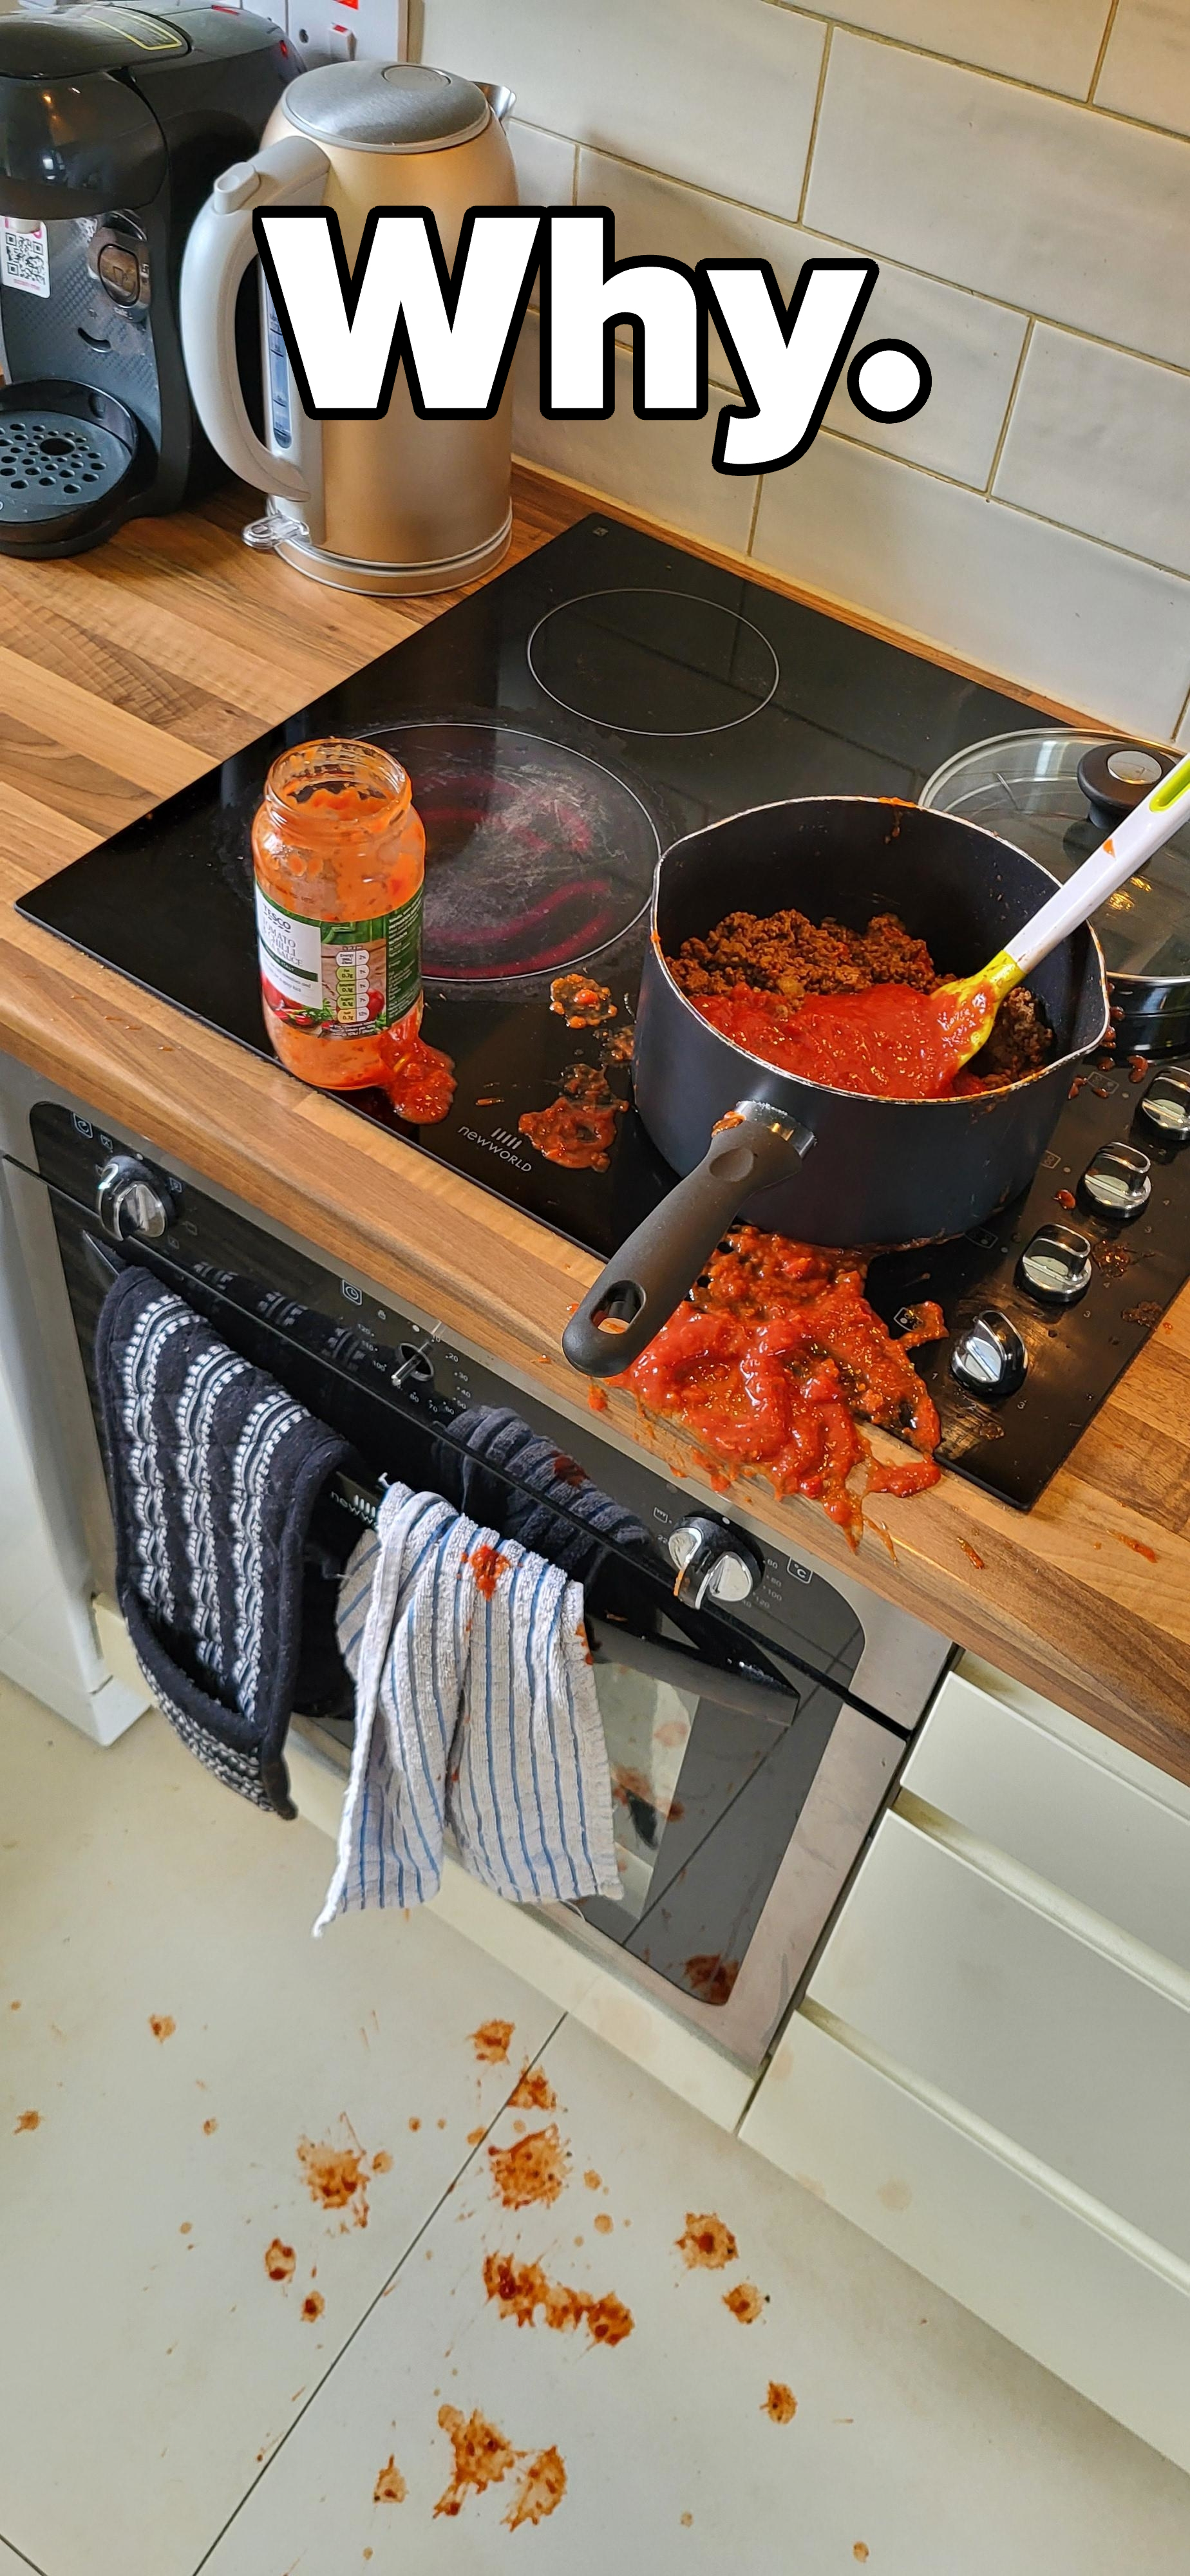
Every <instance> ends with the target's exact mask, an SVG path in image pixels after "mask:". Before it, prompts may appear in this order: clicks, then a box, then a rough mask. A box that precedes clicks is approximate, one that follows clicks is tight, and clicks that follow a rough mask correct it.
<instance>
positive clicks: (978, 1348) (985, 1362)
mask: <svg viewBox="0 0 1190 2576" xmlns="http://www.w3.org/2000/svg"><path fill="white" fill-rule="evenodd" d="M950 1366H951V1374H952V1375H953V1376H954V1377H956V1378H957V1379H958V1382H959V1385H960V1386H965V1387H966V1388H967V1391H968V1393H969V1394H971V1395H982V1396H997V1395H1015V1394H1016V1391H1017V1388H1018V1387H1020V1386H1023V1385H1024V1382H1025V1373H1026V1370H1027V1369H1028V1366H1029V1354H1028V1352H1027V1350H1026V1349H1025V1345H1024V1342H1023V1341H1022V1339H1021V1336H1020V1334H1019V1333H1018V1331H1017V1328H1016V1325H1015V1324H1014V1323H1012V1322H1011V1321H1010V1319H1009V1317H1008V1316H1007V1315H1002V1314H1001V1312H1000V1309H999V1307H998V1306H985V1307H984V1308H983V1309H982V1311H981V1312H980V1313H979V1314H978V1315H973V1316H972V1318H971V1321H970V1323H969V1324H965V1325H964V1327H963V1329H962V1331H961V1332H960V1333H959V1335H958V1337H957V1339H956V1342H955V1346H954V1349H953V1350H952V1352H951V1355H950Z"/></svg>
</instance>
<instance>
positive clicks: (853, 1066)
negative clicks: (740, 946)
mask: <svg viewBox="0 0 1190 2576" xmlns="http://www.w3.org/2000/svg"><path fill="white" fill-rule="evenodd" d="M689 998H690V1000H691V1001H692V1002H693V1006H694V1008H695V1010H696V1011H699V1012H700V1013H701V1015H702V1017H703V1019H704V1020H709V1021H710V1024H711V1027H712V1028H714V1029H718V1030H719V1031H720V1034H721V1035H722V1036H723V1037H725V1038H731V1039H732V1041H733V1042H734V1044H735V1045H736V1046H740V1047H745V1048H746V1049H747V1051H748V1053H749V1055H756V1056H759V1057H760V1058H761V1059H762V1061H763V1062H764V1063H765V1064H771V1065H775V1066H777V1067H778V1068H779V1070H780V1071H781V1072H782V1073H795V1074H800V1076H801V1078H802V1080H803V1081H805V1082H820V1083H823V1084H825V1085H827V1086H828V1087H829V1088H830V1089H831V1090H833V1091H862V1092H865V1093H866V1094H867V1095H868V1096H869V1097H872V1096H874V1097H876V1098H877V1099H881V1100H941V1099H945V1098H947V1097H948V1096H951V1095H953V1094H954V1093H956V1092H961V1091H972V1090H982V1088H983V1084H982V1082H981V1080H980V1077H979V1075H978V1074H971V1073H964V1072H961V1071H960V1070H959V1067H960V1065H961V1063H962V1060H963V1057H964V1056H965V1055H966V1054H967V1053H968V1051H969V1049H970V1046H971V1041H972V1039H973V1037H974V1035H975V1032H976V1030H977V1028H978V1027H979V1026H980V1025H981V1023H982V1021H983V1020H984V1019H985V1018H986V1016H987V1013H988V1008H989V1005H990V1001H991V996H990V995H989V994H987V993H986V992H983V991H979V990H977V991H976V992H975V993H974V994H972V995H971V997H970V999H969V1000H968V1001H967V1002H966V1003H965V1004H964V1005H963V1006H962V1007H961V1008H957V1007H956V1005H955V1004H954V1002H953V1000H952V999H951V997H950V996H949V995H946V996H945V997H944V996H943V995H942V994H940V993H919V992H916V991H914V989H913V987H912V986H911V985H909V984H873V985H871V986H870V987H869V989H868V990H867V991H866V992H862V993H808V994H807V995H806V996H805V999H804V1000H803V1001H800V1002H789V1001H787V1000H786V999H785V997H784V995H783V994H781V993H769V992H762V991H760V990H759V989H758V988H757V987H754V986H752V985H748V984H740V985H737V987H736V990H735V991H734V993H708V994H700V995H693V994H692V995H691V996H690V997H689Z"/></svg>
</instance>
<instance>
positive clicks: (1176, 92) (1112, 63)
mask: <svg viewBox="0 0 1190 2576" xmlns="http://www.w3.org/2000/svg"><path fill="white" fill-rule="evenodd" d="M1095 104H1096V106H1097V107H1113V108H1115V110H1116V112H1117V114H1118V115H1121V116H1139V117H1141V118H1142V119H1143V121H1144V122H1145V124H1147V125H1166V126H1169V127H1170V128H1171V129H1172V131H1173V132H1174V133H1175V134H1190V7H1188V6H1187V0H1120V5H1119V8H1118V9H1117V11H1116V16H1115V22H1114V24H1113V27H1112V31H1111V37H1110V41H1109V43H1108V48H1107V52H1106V54H1105V55H1104V58H1103V69H1102V71H1101V72H1100V75H1099V79H1098V81H1097V83H1096V87H1095Z"/></svg>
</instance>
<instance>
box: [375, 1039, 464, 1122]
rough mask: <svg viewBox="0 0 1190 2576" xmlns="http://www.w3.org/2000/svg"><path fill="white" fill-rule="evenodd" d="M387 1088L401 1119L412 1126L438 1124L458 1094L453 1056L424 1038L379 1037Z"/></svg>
mask: <svg viewBox="0 0 1190 2576" xmlns="http://www.w3.org/2000/svg"><path fill="white" fill-rule="evenodd" d="M380 1054H381V1059H382V1061H383V1065H384V1088H385V1091H386V1092H387V1094H388V1097H389V1099H390V1101H391V1102H392V1105H393V1108H394V1109H395V1110H396V1113H397V1116H398V1118H407V1119H408V1120H409V1122H410V1125H411V1126H413V1127H436V1126H437V1124H438V1121H439V1119H440V1118H445V1116H446V1113H447V1111H448V1109H449V1107H450V1104H451V1102H452V1100H453V1099H454V1096H455V1067H454V1057H453V1056H450V1055H446V1054H444V1052H443V1050H442V1048H441V1047H433V1046H429V1045H427V1043H426V1040H425V1039H424V1038H420V1037H405V1038H400V1039H398V1038H394V1037H389V1036H388V1035H385V1036H383V1037H382V1038H381V1040H380Z"/></svg>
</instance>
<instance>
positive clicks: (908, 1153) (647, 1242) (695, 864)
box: [562, 796, 1108, 1377]
mask: <svg viewBox="0 0 1190 2576" xmlns="http://www.w3.org/2000/svg"><path fill="white" fill-rule="evenodd" d="M1055 882H1056V881H1055V879H1054V878H1053V877H1051V876H1050V874H1049V872H1048V870H1047V869H1045V868H1042V867H1039V866H1038V864H1037V861H1036V860H1035V859H1029V858H1026V857H1025V855H1024V853H1023V851H1020V850H1015V849H1013V848H1011V847H1010V845H1009V844H1008V843H1007V842H1005V841H1001V840H999V839H998V838H997V837H996V835H995V834H994V833H992V832H985V831H982V830H981V829H980V828H979V826H978V825H976V824H973V823H964V822H961V821H959V820H958V819H957V818H956V817H955V816H953V815H949V814H936V813H927V812H925V811H923V809H922V808H921V807H920V806H916V805H896V804H891V803H886V802H884V801H882V800H881V799H879V798H872V797H859V796H819V797H811V798H803V799H797V800H791V801H789V802H787V803H784V804H778V805H762V806H757V807H756V808H754V809H753V810H752V811H751V812H749V813H745V814H735V815H732V816H731V817H730V819H729V820H728V821H726V822H723V823H715V824H712V825H711V826H710V827H709V828H708V829H707V830H705V831H701V832H692V833H690V834H689V835H688V836H687V838H686V839H685V840H682V841H676V842H675V843H674V845H673V847H672V849H669V850H667V851H666V853H665V856H664V857H663V859H662V860H661V862H660V864H659V866H658V869H657V873H656V876H655V879H654V884H653V919H652V937H651V940H650V944H649V950H648V954H647V956H646V959H645V968H644V975H643V978H642V981H641V992H640V1006H639V1014H638V1018H637V1024H636V1042H635V1047H634V1051H633V1059H632V1065H633V1089H634V1092H635V1098H636V1107H637V1111H638V1113H639V1115H640V1117H641V1118H642V1119H643V1120H644V1123H645V1126H646V1127H647V1129H648V1131H649V1134H650V1136H651V1137H652V1139H653V1142H654V1144H655V1145H657V1146H658V1147H659V1149H660V1151H661V1152H662V1154H664V1156H665V1159H666V1161H667V1162H668V1163H670V1164H672V1166H673V1168H674V1170H675V1172H679V1173H684V1174H685V1175H686V1177H685V1178H684V1179H683V1180H680V1181H679V1182H678V1184H677V1186H676V1188H675V1189H673V1190H672V1191H671V1192H670V1194H669V1197H668V1198H666V1199H664V1200H663V1201H662V1203H661V1205H660V1206H659V1207H658V1208H656V1209H655V1210H654V1211H653V1214H652V1215H651V1216H650V1217H647V1218H646V1220H645V1222H644V1224H643V1225H641V1226H638V1227H637V1230H636V1232H635V1234H633V1235H632V1236H631V1237H630V1238H629V1240H628V1242H627V1243H626V1244H624V1245H623V1247H622V1248H621V1250H620V1251H619V1252H618V1253H617V1254H616V1256H615V1258H614V1259H613V1260H612V1261H610V1262H609V1263H608V1265H607V1268H606V1269H605V1271H604V1272H603V1275H602V1277H601V1278H600V1279H599V1280H597V1282H596V1284H595V1286H594V1288H592V1290H591V1291H590V1293H589V1295H588V1296H586V1297H585V1298H584V1299H583V1302H582V1304H581V1306H580V1307H579V1308H578V1309H577V1311H576V1313H575V1314H574V1315H573V1316H572V1317H571V1320H570V1322H569V1324H568V1325H567V1327H566V1330H565V1333H564V1334H563V1337H562V1346H563V1349H564V1350H565V1353H566V1356H567V1358H568V1359H569V1360H571V1361H572V1362H573V1363H574V1366H575V1367H576V1368H580V1369H583V1370H585V1371H586V1372H587V1373H588V1374H589V1375H592V1376H595V1377H608V1376H611V1375H613V1374H614V1372H615V1371H616V1370H618V1369H622V1368H627V1367H628V1366H629V1365H630V1363H631V1361H632V1360H634V1359H635V1358H637V1356H638V1355H639V1353H640V1352H641V1351H643V1350H644V1348H645V1345H646V1343H648V1342H650V1341H651V1340H652V1338H653V1335H654V1333H656V1332H658V1331H659V1330H660V1328H661V1326H662V1324H663V1323H665V1321H666V1319H667V1317H668V1316H669V1315H671V1314H672V1313H673V1311H674V1308H675V1306H677V1305H679V1304H680V1303H681V1300H682V1298H683V1297H684V1296H685V1295H686V1293H687V1291H688V1289H689V1288H690V1285H691V1283H692V1281H693V1280H695V1279H696V1278H697V1276H698V1273H699V1271H700V1270H701V1269H702V1268H703V1266H704V1264H705V1263H706V1261H707V1260H708V1259H709V1258H710V1255H711V1253H712V1252H713V1251H714V1248H715V1245H716V1243H717V1242H718V1241H719V1238H720V1236H721V1235H722V1234H723V1232H724V1230H725V1228H726V1227H727V1226H729V1225H730V1224H731V1223H732V1221H733V1220H734V1219H735V1218H737V1217H740V1216H743V1217H744V1218H746V1219H748V1220H749V1221H750V1222H751V1223H752V1224H755V1225H759V1226H764V1227H765V1228H767V1229H768V1230H770V1231H771V1232H773V1233H777V1234H787V1235H792V1236H793V1237H794V1238H795V1239H796V1240H799V1241H801V1242H806V1243H818V1244H840V1245H845V1246H847V1247H849V1248H854V1249H855V1250H857V1251H860V1250H862V1251H878V1250H882V1249H888V1248H890V1247H892V1246H894V1245H904V1244H913V1243H940V1242H945V1241H946V1240H947V1238H948V1237H949V1236H951V1235H957V1234H962V1233H964V1232H965V1231H966V1229H967V1227H968V1226H972V1225H979V1224H981V1223H982V1222H983V1219H984V1218H985V1217H987V1216H988V1215H990V1213H991V1211H992V1209H993V1208H997V1207H1000V1206H1002V1205H1003V1204H1004V1202H1005V1201H1006V1200H1008V1199H1011V1198H1014V1197H1015V1196H1016V1193H1017V1191H1018V1190H1022V1189H1024V1188H1025V1186H1026V1184H1027V1182H1029V1181H1030V1180H1031V1179H1032V1177H1033V1174H1034V1172H1035V1171H1036V1169H1037V1165H1038V1162H1039V1161H1040V1158H1041V1156H1042V1154H1043V1153H1044V1151H1045V1148H1046V1145H1047V1144H1048V1142H1049V1138H1050V1136H1051V1134H1052V1132H1053V1128H1054V1125H1055V1123H1056V1121H1057V1117H1058V1112H1059V1110H1060V1109H1061V1106H1062V1103H1063V1101H1064V1100H1065V1098H1066V1096H1067V1093H1068V1092H1069V1089H1070V1078H1071V1071H1072V1068H1073V1066H1074V1065H1075V1064H1076V1063H1077V1061H1078V1059H1079V1057H1080V1056H1084V1055H1086V1054H1087V1053H1088V1052H1089V1051H1090V1050H1091V1049H1092V1048H1093V1047H1095V1046H1098V1045H1100V1044H1101V1043H1102V1041H1103V1039H1104V1037H1105V1035H1106V1033H1107V1029H1108V1003H1107V986H1106V982H1105V978H1104V969H1103V958H1102V955H1101V953H1100V948H1099V943H1098V941H1097V939H1096V938H1095V935H1094V932H1093V931H1091V930H1088V929H1083V930H1080V931H1077V932H1076V933H1075V935H1074V937H1073V938H1071V939H1068V940H1065V941H1063V943H1062V945H1061V946H1060V947H1059V948H1056V949H1055V950H1054V952H1053V954H1052V955H1051V956H1049V957H1047V958H1045V959H1044V960H1043V962H1042V964H1041V965H1040V966H1039V967H1037V969H1036V970H1035V972H1034V973H1033V974H1032V975H1031V976H1030V978H1029V982H1030V987H1031V989H1032V991H1033V992H1034V993H1036V994H1037V995H1038V997H1039V999H1040V1001H1041V1002H1042V1004H1043V1005H1044V1008H1045V1011H1046V1014H1047V1017H1048V1019H1049V1022H1050V1025H1051V1027H1052V1029H1053V1031H1054V1048H1053V1053H1052V1055H1051V1057H1050V1058H1049V1060H1048V1061H1047V1062H1046V1063H1045V1064H1044V1065H1043V1066H1042V1067H1041V1069H1040V1070H1039V1071H1037V1072H1034V1073H1029V1074H1026V1075H1024V1076H1023V1077H1022V1078H1021V1079H1020V1080H1019V1081H1017V1082H1010V1083H1007V1084H1005V1085H1004V1086H1003V1088H1002V1089H998V1090H995V1091H987V1092H975V1093H971V1094H966V1095H960V1096H959V1097H957V1098H955V1099H950V1100H881V1099H876V1098H874V1097H871V1096H870V1095H868V1094H867V1093H861V1092H853V1091H834V1090H830V1089H828V1088H827V1087H826V1086H825V1085H824V1084H820V1083H814V1082H806V1081H804V1080H803V1079H802V1078H801V1077H800V1076H799V1075H796V1074H790V1073H779V1072H777V1071H775V1070H774V1069H772V1068H771V1067H770V1066H768V1065H765V1064H763V1063H762V1062H761V1061H760V1059H759V1058H758V1057H756V1056H754V1055H750V1054H748V1053H747V1052H746V1051H745V1049H744V1048H742V1047H738V1046H736V1045H734V1044H733V1042H732V1041H731V1039H730V1038H725V1037H721V1036H720V1034H719V1032H718V1030H717V1029H713V1028H711V1027H710V1025H709V1023H708V1022H707V1021H706V1020H704V1019H703V1018H702V1017H701V1015H700V1013H699V1012H698V1011H696V1010H695V1008H694V1006H693V1004H692V1003H691V1002H689V1001H688V1000H687V999H686V996H685V994H684V993H683V992H682V991H681V989H680V987H679V986H678V985H677V984H676V983H675V981H674V978H673V976H672V975H671V974H670V971H669V968H668V966H667V965H666V962H665V961H666V958H667V957H669V956H673V955H674V954H675V953H676V952H677V950H678V949H679V948H680V947H681V945H682V942H683V940H686V939H691V938H705V936H706V934H707V932H708V931H709V930H711V929H713V928H714V927H715V925H716V923H717V922H719V921H721V920H722V919H723V916H724V914H725V913H729V912H754V913H760V914H765V913H772V912H780V911H783V910H785V909H786V908H787V907H788V906H791V905H793V906H796V907H797V909H798V910H799V911H802V912H805V913H807V914H808V915H809V917H810V919H811V920H812V921H821V920H823V919H825V918H826V917H827V916H831V917H833V918H834V919H835V920H838V921H842V922H844V923H845V924H846V925H847V927H848V928H849V929H853V930H860V929H863V928H865V927H866V925H867V923H868V921H869V920H870V919H871V917H872V914H873V913H877V912H896V913H899V914H900V916H901V918H902V920H903V921H905V923H906V924H907V926H908V928H909V929H910V930H911V931H913V932H914V933H915V934H916V935H917V936H918V937H919V938H921V939H924V940H925V941H926V943H927V945H928V947H929V949H930V952H931V955H932V956H933V958H934V959H935V961H936V963H937V965H938V968H939V971H940V972H941V973H943V974H955V975H966V974H972V973H974V972H975V970H976V969H977V968H978V967H980V966H982V965H984V964H985V963H986V961H987V960H988V958H990V957H992V956H994V955H995V953H996V951H997V950H998V949H1000V948H1002V947H1003V945H1004V943H1005V940H1006V939H1007V938H1009V937H1010V936H1011V934H1012V932H1013V931H1014V930H1019V929H1020V928H1021V926H1022V924H1023V923H1024V922H1026V921H1027V920H1028V919H1029V917H1030V915H1031V914H1032V913H1034V912H1035V911H1037V909H1038V908H1039V906H1040V905H1041V904H1042V903H1044V902H1045V901H1046V900H1047V898H1048V896H1049V895H1050V894H1051V893H1052V891H1053V888H1054V884H1055ZM725 1119H727V1120H730V1121H731V1123H730V1124H728V1125H727V1126H721V1124H720V1122H722V1121H723V1120H725ZM716 1129H718V1130H719V1132H717V1133H716V1132H714V1131H715V1130H716Z"/></svg>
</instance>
